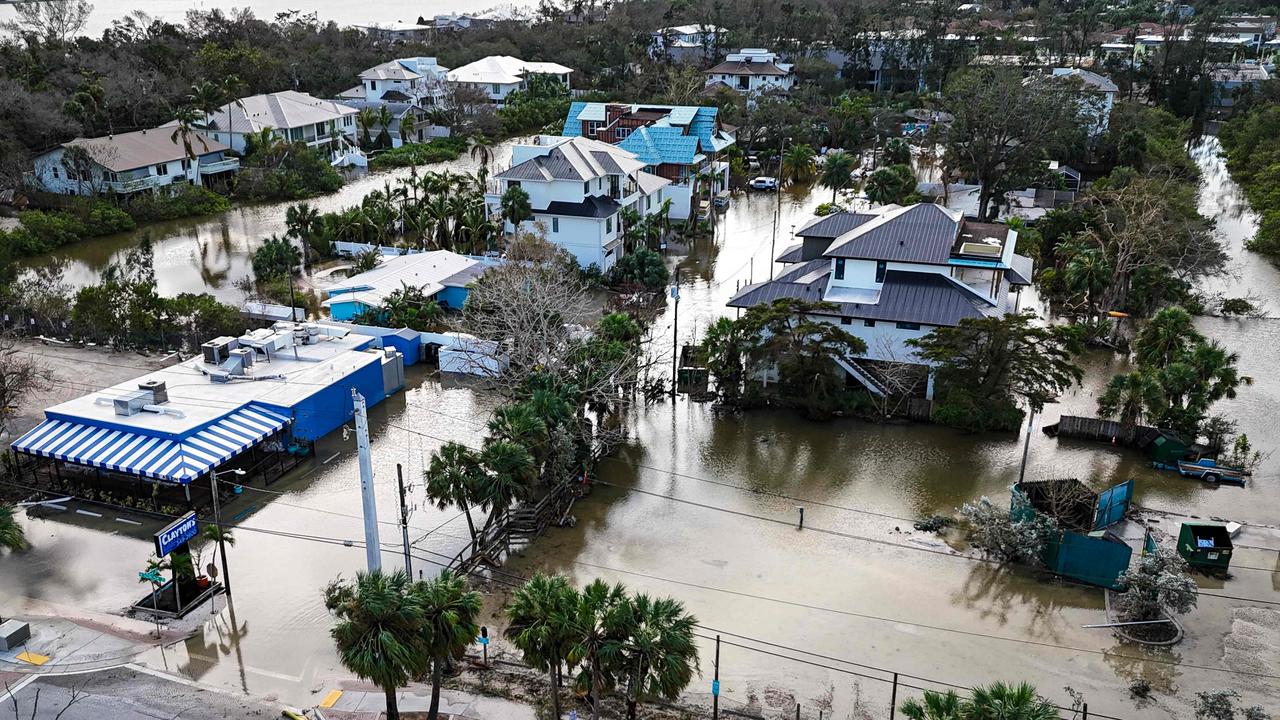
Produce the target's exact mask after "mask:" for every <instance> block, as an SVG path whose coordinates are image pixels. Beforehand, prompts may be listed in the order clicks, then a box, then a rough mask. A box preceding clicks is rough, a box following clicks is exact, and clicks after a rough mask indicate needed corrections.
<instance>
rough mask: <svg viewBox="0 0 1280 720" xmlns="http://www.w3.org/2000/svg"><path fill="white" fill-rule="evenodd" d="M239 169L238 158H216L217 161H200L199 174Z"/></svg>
mask: <svg viewBox="0 0 1280 720" xmlns="http://www.w3.org/2000/svg"><path fill="white" fill-rule="evenodd" d="M239 169H240V159H239V158H227V159H226V160H218V161H217V162H202V163H200V174H201V175H213V174H215V173H220V172H231V171H234V170H239Z"/></svg>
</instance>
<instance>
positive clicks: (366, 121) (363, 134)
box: [356, 107, 378, 150]
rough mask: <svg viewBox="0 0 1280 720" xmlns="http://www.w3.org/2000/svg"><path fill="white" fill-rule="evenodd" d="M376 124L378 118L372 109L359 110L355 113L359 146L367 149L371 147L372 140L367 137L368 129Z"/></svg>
mask: <svg viewBox="0 0 1280 720" xmlns="http://www.w3.org/2000/svg"><path fill="white" fill-rule="evenodd" d="M376 122H378V116H377V114H376V113H375V112H374V111H373V108H367V107H364V108H360V110H359V111H358V112H356V125H359V126H360V146H361V147H363V148H364V149H366V150H367V149H369V148H370V146H372V145H373V138H371V137H369V128H372V127H373V125H374V123H376Z"/></svg>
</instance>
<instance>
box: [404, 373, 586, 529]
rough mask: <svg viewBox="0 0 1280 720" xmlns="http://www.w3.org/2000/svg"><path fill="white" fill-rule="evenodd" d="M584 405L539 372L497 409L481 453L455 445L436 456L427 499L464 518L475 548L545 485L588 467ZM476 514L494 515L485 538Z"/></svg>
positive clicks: (447, 445) (428, 474)
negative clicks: (454, 509) (475, 511)
mask: <svg viewBox="0 0 1280 720" xmlns="http://www.w3.org/2000/svg"><path fill="white" fill-rule="evenodd" d="M581 405H582V399H581V396H580V392H579V390H578V389H577V388H576V387H575V386H573V385H569V384H567V383H564V382H561V381H559V380H557V379H556V378H554V377H552V376H550V375H547V374H536V375H534V376H532V377H530V378H529V380H528V381H527V382H526V383H525V387H524V389H523V391H522V392H521V393H520V394H519V396H518V399H517V400H516V401H515V402H511V403H508V404H505V405H502V406H500V407H498V408H497V409H496V410H494V412H493V416H492V417H491V418H490V420H489V424H488V429H489V436H488V437H486V438H485V440H484V442H483V444H482V446H481V448H480V449H479V450H474V449H472V448H469V447H467V446H466V445H462V444H460V443H456V442H450V443H445V444H444V445H443V446H442V447H441V448H440V449H439V450H437V451H436V452H435V453H433V454H432V456H431V462H430V464H429V465H428V466H427V469H426V471H425V472H424V475H425V480H426V493H427V499H428V500H430V501H431V502H432V503H434V504H435V505H436V506H437V507H439V508H440V509H441V510H444V509H446V508H449V507H457V508H459V509H461V510H462V511H463V512H464V514H465V515H466V517H467V527H468V529H469V530H470V533H471V540H472V549H473V550H475V549H476V541H477V538H478V537H479V535H481V534H483V533H484V532H486V531H488V530H489V528H490V527H492V526H494V525H496V524H497V523H499V522H502V521H504V520H505V518H506V515H507V511H508V510H510V509H511V508H512V507H514V506H515V505H516V504H518V503H520V502H523V501H525V500H528V499H530V498H531V497H532V496H533V494H534V493H535V491H536V490H537V489H538V485H539V481H545V483H546V484H548V485H552V484H555V483H558V482H560V481H562V480H564V479H565V478H566V477H569V475H570V474H571V473H574V472H576V471H577V470H578V469H579V468H582V467H583V465H584V463H585V462H586V461H587V459H588V456H589V452H590V439H591V429H590V423H589V421H588V420H587V419H586V418H585V417H584V416H583V415H582V414H581V413H580V412H579V408H580V407H581ZM473 508H479V509H480V510H483V511H486V512H487V513H488V519H487V520H486V521H485V525H484V527H483V528H482V529H481V530H480V531H479V532H477V530H476V527H475V520H474V518H473V517H472V515H471V510H472V509H473Z"/></svg>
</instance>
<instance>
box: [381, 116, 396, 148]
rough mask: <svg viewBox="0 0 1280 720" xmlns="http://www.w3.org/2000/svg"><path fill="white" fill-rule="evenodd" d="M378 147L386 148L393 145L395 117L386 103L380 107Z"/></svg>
mask: <svg viewBox="0 0 1280 720" xmlns="http://www.w3.org/2000/svg"><path fill="white" fill-rule="evenodd" d="M377 118H378V147H380V148H383V149H386V148H389V147H391V123H392V121H394V120H395V118H394V117H393V116H392V115H391V109H390V108H388V107H387V106H386V105H383V106H381V107H379V108H378V112H377Z"/></svg>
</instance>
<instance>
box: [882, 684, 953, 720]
mask: <svg viewBox="0 0 1280 720" xmlns="http://www.w3.org/2000/svg"><path fill="white" fill-rule="evenodd" d="M898 709H899V710H901V711H902V715H903V716H904V717H906V718H907V720H960V719H961V717H962V716H961V714H960V713H961V711H962V710H963V703H962V702H961V700H960V696H959V695H957V694H956V691H955V690H948V691H946V692H944V693H941V692H935V691H933V690H925V691H924V697H923V698H922V699H920V700H917V699H915V698H910V699H908V700H906V701H905V702H903V703H902V706H901V707H900V708H898Z"/></svg>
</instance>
